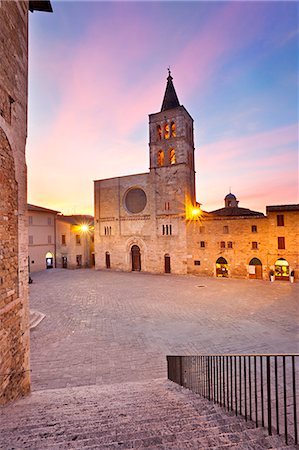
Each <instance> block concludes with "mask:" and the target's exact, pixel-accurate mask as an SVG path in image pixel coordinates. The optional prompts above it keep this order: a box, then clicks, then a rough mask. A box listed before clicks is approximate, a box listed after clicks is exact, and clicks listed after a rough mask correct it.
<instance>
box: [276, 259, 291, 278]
mask: <svg viewBox="0 0 299 450" xmlns="http://www.w3.org/2000/svg"><path fill="white" fill-rule="evenodd" d="M275 280H285V281H289V263H288V262H287V261H286V260H285V259H284V258H279V259H278V260H277V261H276V263H275Z"/></svg>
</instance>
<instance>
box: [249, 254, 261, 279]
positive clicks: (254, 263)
mask: <svg viewBox="0 0 299 450" xmlns="http://www.w3.org/2000/svg"><path fill="white" fill-rule="evenodd" d="M249 278H255V279H259V280H261V279H262V278H263V266H262V262H261V261H260V260H259V259H258V258H252V259H251V260H250V263H249Z"/></svg>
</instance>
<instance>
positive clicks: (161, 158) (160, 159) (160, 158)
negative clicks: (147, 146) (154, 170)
mask: <svg viewBox="0 0 299 450" xmlns="http://www.w3.org/2000/svg"><path fill="white" fill-rule="evenodd" d="M158 166H160V167H161V166H164V152H163V150H159V151H158Z"/></svg>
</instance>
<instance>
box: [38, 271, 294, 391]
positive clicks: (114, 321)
mask: <svg viewBox="0 0 299 450" xmlns="http://www.w3.org/2000/svg"><path fill="white" fill-rule="evenodd" d="M33 279H34V282H33V284H32V285H30V308H31V309H33V310H37V311H40V312H41V313H43V314H45V315H46V317H45V318H44V320H43V321H42V322H41V323H40V324H39V325H38V326H37V327H36V328H35V329H33V330H32V331H31V369H32V388H33V390H39V389H48V388H62V387H67V386H81V385H82V386H84V385H93V384H109V383H119V382H124V381H142V380H150V379H154V378H161V377H165V376H166V358H165V356H166V355H167V354H185V355H191V354H215V353H216V354H218V353H297V352H298V328H297V325H298V304H299V284H298V283H297V284H291V283H285V282H275V283H270V282H266V281H260V280H236V279H219V278H217V279H216V278H199V277H195V276H175V275H151V274H145V273H134V272H133V273H122V272H110V271H94V270H89V269H81V270H75V271H70V270H63V269H54V270H48V271H44V272H40V273H35V274H34V275H33Z"/></svg>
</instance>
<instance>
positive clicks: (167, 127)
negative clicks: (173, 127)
mask: <svg viewBox="0 0 299 450" xmlns="http://www.w3.org/2000/svg"><path fill="white" fill-rule="evenodd" d="M164 138H165V139H169V125H168V123H166V124H165V125H164Z"/></svg>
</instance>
